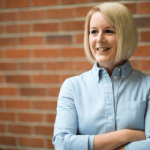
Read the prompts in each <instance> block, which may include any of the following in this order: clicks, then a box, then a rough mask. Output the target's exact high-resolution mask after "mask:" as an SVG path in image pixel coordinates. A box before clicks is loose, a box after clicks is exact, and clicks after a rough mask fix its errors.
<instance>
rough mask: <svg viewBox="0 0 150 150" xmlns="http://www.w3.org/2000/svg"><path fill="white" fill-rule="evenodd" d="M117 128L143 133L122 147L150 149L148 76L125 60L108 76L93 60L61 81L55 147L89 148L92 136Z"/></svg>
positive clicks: (58, 149) (76, 149) (149, 77)
mask: <svg viewBox="0 0 150 150" xmlns="http://www.w3.org/2000/svg"><path fill="white" fill-rule="evenodd" d="M121 129H134V130H145V135H146V140H143V141H137V142H132V143H129V144H127V145H125V150H150V75H146V74H144V73H142V72H140V71H137V70H134V69H133V68H132V67H131V65H130V62H129V61H128V60H127V61H126V63H125V64H124V65H122V66H120V67H116V68H115V69H114V71H113V73H112V76H111V78H110V77H109V75H108V73H107V71H106V70H105V69H103V68H99V67H98V66H97V62H96V63H95V64H94V66H93V68H92V70H90V71H87V72H85V73H83V74H81V75H79V76H75V77H71V78H68V79H66V80H65V82H64V83H63V85H62V87H61V90H60V93H59V97H58V103H57V115H56V120H55V125H54V136H53V144H54V146H55V150H93V143H94V136H95V135H98V134H104V133H108V132H113V131H116V130H121ZM122 138H123V137H122ZM99 142H101V141H99Z"/></svg>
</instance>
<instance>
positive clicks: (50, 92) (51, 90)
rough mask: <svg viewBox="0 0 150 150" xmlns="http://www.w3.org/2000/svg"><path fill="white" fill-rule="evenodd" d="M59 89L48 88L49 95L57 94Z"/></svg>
mask: <svg viewBox="0 0 150 150" xmlns="http://www.w3.org/2000/svg"><path fill="white" fill-rule="evenodd" d="M59 91H60V89H59V88H48V95H49V96H58V94H59Z"/></svg>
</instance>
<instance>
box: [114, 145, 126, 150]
mask: <svg viewBox="0 0 150 150" xmlns="http://www.w3.org/2000/svg"><path fill="white" fill-rule="evenodd" d="M115 150H125V148H124V146H121V147H118V148H117V149H115Z"/></svg>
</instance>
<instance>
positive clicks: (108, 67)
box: [98, 60, 126, 77]
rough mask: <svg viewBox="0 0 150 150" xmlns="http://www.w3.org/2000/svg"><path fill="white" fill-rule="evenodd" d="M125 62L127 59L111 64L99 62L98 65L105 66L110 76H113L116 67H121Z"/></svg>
mask: <svg viewBox="0 0 150 150" xmlns="http://www.w3.org/2000/svg"><path fill="white" fill-rule="evenodd" d="M125 62H126V61H125V60H122V61H120V62H119V63H116V64H114V63H110V64H105V63H98V67H99V68H104V69H105V70H106V71H107V73H108V74H109V76H110V77H111V75H112V73H113V71H114V69H115V68H116V67H119V66H121V65H123V64H124V63H125Z"/></svg>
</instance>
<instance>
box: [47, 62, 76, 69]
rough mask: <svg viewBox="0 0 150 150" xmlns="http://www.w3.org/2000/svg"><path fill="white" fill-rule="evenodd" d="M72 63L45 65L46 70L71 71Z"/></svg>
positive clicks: (50, 63)
mask: <svg viewBox="0 0 150 150" xmlns="http://www.w3.org/2000/svg"><path fill="white" fill-rule="evenodd" d="M72 69H73V63H72V62H63V61H59V62H58V61H57V62H48V63H47V70H72Z"/></svg>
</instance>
